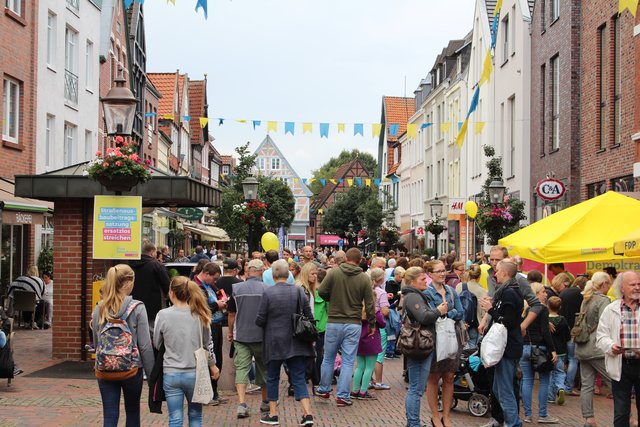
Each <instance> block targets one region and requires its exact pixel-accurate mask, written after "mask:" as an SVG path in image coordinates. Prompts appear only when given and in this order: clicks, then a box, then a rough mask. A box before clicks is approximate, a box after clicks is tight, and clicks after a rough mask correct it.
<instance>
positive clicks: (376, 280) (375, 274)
mask: <svg viewBox="0 0 640 427" xmlns="http://www.w3.org/2000/svg"><path fill="white" fill-rule="evenodd" d="M371 286H373V297H374V300H375V309H376V312H378V311H379V312H380V313H381V314H382V316H383V318H384V321H385V324H386V322H388V321H389V306H390V304H389V297H388V296H387V292H386V291H385V289H384V270H383V269H382V268H374V269H372V270H371ZM380 345H381V347H382V350H381V351H380V353H378V357H377V358H376V365H375V368H374V377H375V381H374V382H373V384H371V385H373V387H374V388H375V389H376V390H389V389H390V388H391V387H390V386H389V385H388V384H385V383H383V382H382V373H383V368H384V356H385V354H386V353H387V331H386V330H385V328H380Z"/></svg>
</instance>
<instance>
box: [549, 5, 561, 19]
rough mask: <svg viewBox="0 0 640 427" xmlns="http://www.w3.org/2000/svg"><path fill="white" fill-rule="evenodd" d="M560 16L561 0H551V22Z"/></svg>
mask: <svg viewBox="0 0 640 427" xmlns="http://www.w3.org/2000/svg"><path fill="white" fill-rule="evenodd" d="M559 17H560V0H551V22H553V21H555V20H556V19H558V18H559Z"/></svg>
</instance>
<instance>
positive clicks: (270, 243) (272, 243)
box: [260, 231, 280, 252]
mask: <svg viewBox="0 0 640 427" xmlns="http://www.w3.org/2000/svg"><path fill="white" fill-rule="evenodd" d="M260 243H262V249H263V250H264V251H265V252H267V251H270V250H272V249H273V250H274V251H277V250H278V249H279V248H280V242H279V241H278V236H276V235H275V234H273V233H272V232H270V231H268V232H266V233H264V234H263V235H262V238H261V239H260Z"/></svg>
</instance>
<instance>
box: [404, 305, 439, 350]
mask: <svg viewBox="0 0 640 427" xmlns="http://www.w3.org/2000/svg"><path fill="white" fill-rule="evenodd" d="M396 346H397V348H398V350H399V351H400V353H402V354H404V355H405V356H406V357H410V358H412V359H426V358H427V357H428V356H429V355H430V354H431V353H432V352H433V348H434V347H435V339H434V336H433V332H432V331H431V329H430V328H429V327H427V326H424V325H422V324H420V323H417V322H416V323H412V322H411V320H410V319H409V315H408V313H407V310H406V308H405V309H404V312H403V313H402V324H401V326H400V335H399V336H398V341H397V344H396Z"/></svg>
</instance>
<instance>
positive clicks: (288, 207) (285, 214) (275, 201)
mask: <svg viewBox="0 0 640 427" xmlns="http://www.w3.org/2000/svg"><path fill="white" fill-rule="evenodd" d="M258 198H259V199H260V200H261V201H263V202H265V203H266V204H267V213H266V214H265V217H266V218H267V220H269V226H268V227H267V228H268V229H269V230H270V231H274V232H275V231H277V230H278V227H280V226H281V225H282V226H283V227H284V228H285V230H288V229H289V227H291V224H292V223H293V220H294V218H295V216H296V199H295V197H293V193H292V192H291V188H289V186H288V185H287V184H286V183H285V182H284V181H280V180H276V179H271V178H265V177H261V178H260V186H259V187H258Z"/></svg>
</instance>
